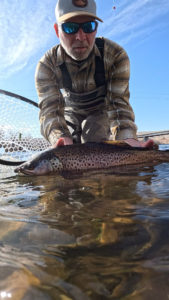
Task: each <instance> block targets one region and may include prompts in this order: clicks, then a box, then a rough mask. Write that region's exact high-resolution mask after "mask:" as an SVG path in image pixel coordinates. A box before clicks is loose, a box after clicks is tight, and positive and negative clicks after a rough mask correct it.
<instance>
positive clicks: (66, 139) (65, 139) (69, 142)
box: [52, 137, 73, 148]
mask: <svg viewBox="0 0 169 300" xmlns="http://www.w3.org/2000/svg"><path fill="white" fill-rule="evenodd" d="M72 144H73V140H72V139H71V138H69V137H61V138H59V139H58V140H57V142H56V143H55V144H54V145H53V146H52V148H57V147H60V146H66V145H72Z"/></svg>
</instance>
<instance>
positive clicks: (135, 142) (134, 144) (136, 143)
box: [124, 139, 158, 149]
mask: <svg viewBox="0 0 169 300" xmlns="http://www.w3.org/2000/svg"><path fill="white" fill-rule="evenodd" d="M124 141H125V142H126V143H127V144H129V145H130V146H132V147H141V148H148V149H153V148H158V146H157V145H156V144H155V143H154V141H153V140H151V139H150V140H148V141H146V142H140V141H138V140H135V139H126V140H124Z"/></svg>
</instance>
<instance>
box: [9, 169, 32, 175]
mask: <svg viewBox="0 0 169 300" xmlns="http://www.w3.org/2000/svg"><path fill="white" fill-rule="evenodd" d="M14 172H15V173H18V174H24V175H35V172H34V170H29V169H24V168H16V169H15V170H14Z"/></svg>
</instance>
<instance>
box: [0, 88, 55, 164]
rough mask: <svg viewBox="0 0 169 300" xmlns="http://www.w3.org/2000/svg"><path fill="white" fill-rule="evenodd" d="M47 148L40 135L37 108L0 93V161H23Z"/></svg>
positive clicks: (47, 144)
mask: <svg viewBox="0 0 169 300" xmlns="http://www.w3.org/2000/svg"><path fill="white" fill-rule="evenodd" d="M30 101H31V100H30ZM49 147H50V144H49V143H48V142H47V141H46V140H45V139H44V138H43V137H42V135H41V133H40V123H39V109H38V107H36V106H34V105H32V104H31V103H28V102H26V101H23V100H20V99H18V98H16V97H15V96H11V95H10V96H9V95H6V94H3V93H1V92H0V159H3V160H7V161H24V160H27V159H29V158H30V157H31V156H32V155H33V154H35V153H37V152H39V151H43V150H45V149H47V148H49Z"/></svg>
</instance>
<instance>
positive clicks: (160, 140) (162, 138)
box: [137, 131, 169, 145]
mask: <svg viewBox="0 0 169 300" xmlns="http://www.w3.org/2000/svg"><path fill="white" fill-rule="evenodd" d="M152 133H153V132H152V131H143V132H138V133H137V135H138V136H141V135H142V136H143V137H138V139H139V140H140V141H143V140H145V137H144V135H145V134H146V135H149V137H148V139H152V140H154V142H155V143H157V144H162V145H163V144H164V145H166V144H169V134H166V135H158V136H153V135H152V136H151V134H152Z"/></svg>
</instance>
